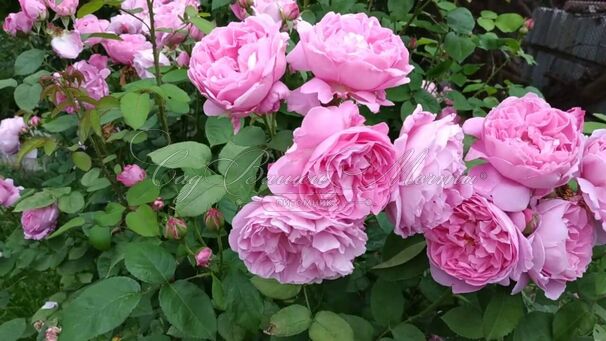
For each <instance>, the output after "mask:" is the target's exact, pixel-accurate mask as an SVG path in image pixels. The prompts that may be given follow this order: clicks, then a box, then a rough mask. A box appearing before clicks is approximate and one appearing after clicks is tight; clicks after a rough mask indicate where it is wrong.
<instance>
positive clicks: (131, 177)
mask: <svg viewBox="0 0 606 341" xmlns="http://www.w3.org/2000/svg"><path fill="white" fill-rule="evenodd" d="M146 176H147V173H145V170H144V169H143V168H141V167H139V166H138V165H126V166H124V170H122V173H120V174H118V176H117V177H116V179H117V180H118V181H120V182H121V183H122V184H123V185H124V186H126V187H132V186H134V185H136V184H138V183H139V182H141V181H143V180H145V177H146Z"/></svg>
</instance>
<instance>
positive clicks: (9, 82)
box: [0, 78, 18, 90]
mask: <svg viewBox="0 0 606 341" xmlns="http://www.w3.org/2000/svg"><path fill="white" fill-rule="evenodd" d="M17 84H18V83H17V81H16V80H14V79H12V78H9V79H2V80H0V90H2V89H4V88H15V87H17Z"/></svg>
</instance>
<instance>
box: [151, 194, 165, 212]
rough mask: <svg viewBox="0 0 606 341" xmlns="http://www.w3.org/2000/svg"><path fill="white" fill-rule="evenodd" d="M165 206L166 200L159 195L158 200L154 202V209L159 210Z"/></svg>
mask: <svg viewBox="0 0 606 341" xmlns="http://www.w3.org/2000/svg"><path fill="white" fill-rule="evenodd" d="M163 208H164V200H163V199H162V197H157V198H156V200H154V202H153V203H152V209H153V210H154V211H159V210H161V209H163Z"/></svg>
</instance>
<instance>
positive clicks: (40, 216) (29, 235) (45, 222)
mask: <svg viewBox="0 0 606 341" xmlns="http://www.w3.org/2000/svg"><path fill="white" fill-rule="evenodd" d="M58 218H59V209H58V208H57V205H56V204H52V205H50V206H47V207H42V208H36V209H32V210H27V211H25V212H23V214H22V215H21V226H22V227H23V233H24V234H25V239H33V240H40V239H43V238H44V237H46V236H47V235H49V234H50V233H51V232H53V231H54V230H55V228H56V227H57V219H58Z"/></svg>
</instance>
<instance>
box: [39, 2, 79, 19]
mask: <svg viewBox="0 0 606 341" xmlns="http://www.w3.org/2000/svg"><path fill="white" fill-rule="evenodd" d="M78 3H79V1H78V0H46V5H47V6H48V7H49V8H50V9H52V10H53V11H55V13H57V14H58V15H60V16H62V17H67V16H72V15H74V14H76V9H78Z"/></svg>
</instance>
